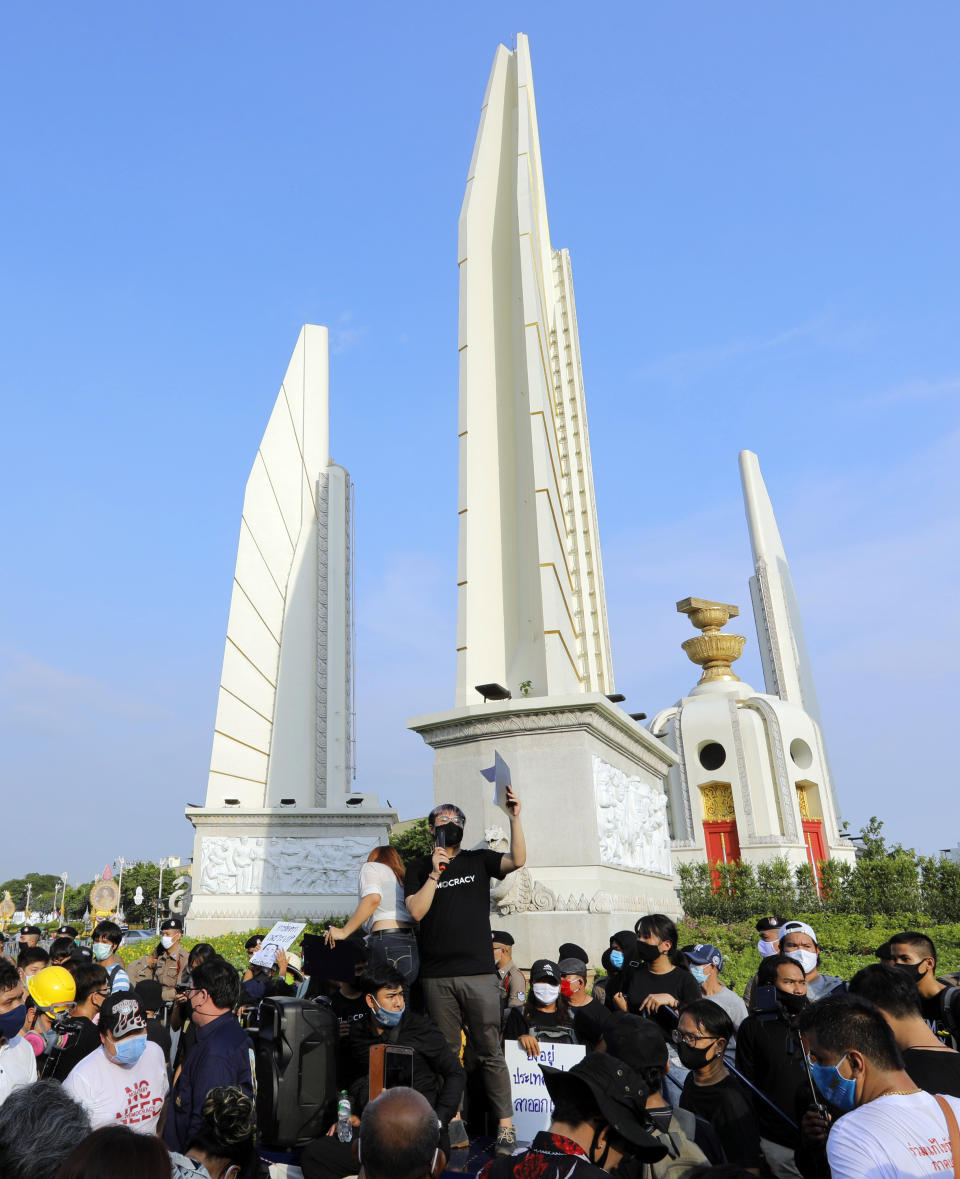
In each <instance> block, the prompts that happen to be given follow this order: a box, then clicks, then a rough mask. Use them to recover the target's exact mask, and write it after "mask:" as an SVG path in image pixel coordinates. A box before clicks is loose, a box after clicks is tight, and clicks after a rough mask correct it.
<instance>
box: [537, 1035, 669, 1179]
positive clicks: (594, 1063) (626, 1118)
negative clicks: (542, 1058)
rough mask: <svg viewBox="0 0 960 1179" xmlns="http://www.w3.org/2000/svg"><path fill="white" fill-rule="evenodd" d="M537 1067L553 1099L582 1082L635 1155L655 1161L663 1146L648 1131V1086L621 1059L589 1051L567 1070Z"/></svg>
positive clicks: (607, 1120) (663, 1148)
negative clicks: (645, 1107) (634, 1151)
mask: <svg viewBox="0 0 960 1179" xmlns="http://www.w3.org/2000/svg"><path fill="white" fill-rule="evenodd" d="M657 1034H658V1035H659V1032H658V1033H657ZM661 1038H662V1037H661ZM540 1069H541V1072H542V1073H543V1080H544V1083H545V1084H546V1087H547V1092H548V1093H549V1094H550V1097H551V1098H552V1099H553V1101H554V1102H555V1103H556V1102H557V1101H558V1100H560V1098H561V1096H562V1095H563V1094H564V1093H568V1092H570V1089H571V1087H573V1086H576V1087H578V1088H579V1087H580V1086H583V1085H585V1086H586V1087H587V1089H589V1091H590V1093H591V1095H592V1097H593V1100H594V1101H595V1102H596V1104H597V1106H598V1108H599V1110H600V1113H601V1114H602V1115H603V1117H604V1119H605V1120H606V1122H607V1123H608V1125H610V1126H612V1127H613V1129H614V1130H616V1132H617V1133H618V1134H619V1135H620V1136H621V1137H622V1138H625V1139H626V1140H627V1142H629V1143H630V1144H631V1145H632V1146H634V1147H635V1148H636V1157H637V1158H638V1159H640V1160H641V1161H643V1162H648V1163H655V1162H659V1160H660V1159H662V1158H663V1157H664V1156H665V1155H666V1153H667V1148H666V1146H664V1145H663V1144H662V1143H660V1142H659V1141H658V1140H657V1139H656V1138H654V1136H653V1134H652V1133H651V1132H650V1131H651V1129H652V1126H651V1124H650V1121H649V1118H648V1117H647V1114H646V1111H645V1110H644V1102H645V1101H646V1099H647V1095H648V1093H649V1089H648V1088H647V1086H646V1085H645V1084H644V1083H643V1081H642V1080H641V1078H640V1077H638V1076H637V1074H636V1073H635V1072H634V1071H633V1069H632V1068H630V1067H628V1066H627V1065H626V1064H624V1063H623V1061H622V1060H616V1059H615V1058H614V1057H612V1056H608V1055H607V1053H605V1052H591V1053H590V1054H589V1055H587V1056H585V1057H584V1058H583V1060H580V1061H578V1062H577V1063H576V1064H575V1065H574V1066H573V1068H572V1069H570V1070H569V1071H568V1072H563V1071H562V1070H561V1069H557V1068H551V1067H550V1065H548V1064H542V1065H541V1066H540Z"/></svg>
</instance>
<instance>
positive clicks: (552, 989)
mask: <svg viewBox="0 0 960 1179" xmlns="http://www.w3.org/2000/svg"><path fill="white" fill-rule="evenodd" d="M559 994H560V988H559V986H557V984H556V983H545V982H538V983H534V984H533V997H534V998H535V999H536V1000H537V1002H538V1003H556V1001H557V996H558V995H559Z"/></svg>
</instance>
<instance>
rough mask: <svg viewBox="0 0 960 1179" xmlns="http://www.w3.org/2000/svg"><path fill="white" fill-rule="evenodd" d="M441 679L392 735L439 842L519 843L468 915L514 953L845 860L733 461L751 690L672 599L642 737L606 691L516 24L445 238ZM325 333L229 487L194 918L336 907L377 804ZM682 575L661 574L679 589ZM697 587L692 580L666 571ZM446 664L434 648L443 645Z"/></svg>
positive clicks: (757, 509)
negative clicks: (230, 523) (660, 679)
mask: <svg viewBox="0 0 960 1179" xmlns="http://www.w3.org/2000/svg"><path fill="white" fill-rule="evenodd" d="M458 263H459V276H460V319H459V340H458V348H459V364H460V371H459V422H458V427H457V435H458V445H459V473H460V478H459V502H458V504H457V512H458V519H459V541H458V568H457V598H458V610H457V639H456V679H455V690H454V692H453V693H452V694H451V695H452V702H453V706H452V707H449V698H448V699H447V700H446V701H444V700H438V701H437V706H438V708H440V709H441V710H440V711H437V712H434V713H431V714H429V715H427V716H421V717H417V718H415V719H413V720H411V721H410V722H409V727H410V729H411V730H413V732H415V733H417V734H419V735H420V737H421V738H422V739H423V740H424V741H425V742H426V743H427V744H428V745H429V746H430V747H431V748H432V749H433V750H434V783H433V795H432V798H431V797H430V795H429V794H428V792H427V790H426V789H425V790H424V798H423V801H422V813H423V814H425V813H426V812H427V811H428V810H429V809H430V807H431V806H432V805H433V803H434V801H437V802H454V803H456V804H457V805H458V806H460V807H461V808H462V809H463V810H464V811H465V813H466V816H467V824H466V832H465V837H464V846H488V847H491V848H494V849H497V850H500V849H504V850H505V849H506V846H507V831H508V829H509V823H508V820H507V816H506V814H505V812H504V810H503V809H501V806H500V805H499V803H500V801H502V788H503V784H504V782H505V781H507V780H511V781H512V783H513V784H514V785H515V787H516V790H517V794H518V797H519V798H520V800H521V802H522V804H523V815H522V818H523V823H524V829H525V832H526V836H527V852H528V854H527V862H526V866H525V867H524V868H522V869H521V870H520V871H518V872H516V873H514V874H512V875H511V876H510V877H508V878H507V880H506V881H504V882H502V883H500V884H498V885H495V886H494V888H493V890H492V893H491V906H492V911H493V912H494V913H495V914H496V925H497V927H498V928H503V929H507V930H509V931H510V932H511V933H512V934H513V935H514V937H515V938H516V940H517V943H518V947H521V946H522V948H523V959H524V961H525V962H529V961H532V960H534V959H536V958H538V957H548V958H552V957H553V956H554V955H555V953H556V947H557V945H558V944H559V943H560V941H562V940H570V939H572V940H574V941H576V942H578V943H580V944H581V945H583V946H584V947H586V949H587V950H588V952H589V954H590V956H591V959H592V960H593V961H598V960H599V957H600V952H601V950H602V948H604V947H605V946H606V944H607V938H608V936H609V934H610V931H611V930H614V929H618V928H632V927H633V925H634V922H635V921H636V919H637V917H639V916H640V915H641V914H643V913H649V912H665V913H667V914H670V915H673V916H677V915H679V901H678V894H677V889H676V878H675V875H674V865H675V864H676V863H678V862H683V861H689V860H698V861H711V862H714V861H718V860H719V861H721V862H724V861H730V860H736V859H743V860H747V861H750V862H758V861H761V860H764V859H769V858H772V857H773V856H775V855H782V856H785V857H786V858H787V859H788V860H789V861H790V863H791V864H793V865H794V866H796V865H800V864H804V863H809V864H810V865H811V867H812V868H813V869H814V871H815V872H816V864H817V861H819V860H823V859H828V858H831V857H833V856H839V857H842V858H847V859H851V860H852V858H853V847H852V845H851V844H850V843H849V841H847V840H846V839H845V838H844V837H843V836H842V834H841V825H840V816H839V813H838V808H837V802H836V796H835V793H834V787H833V781H832V778H831V775H830V770H829V765H828V762H827V755H826V748H825V744H824V740H823V736H822V732H821V727H820V717H819V709H818V706H817V702H816V695H815V692H814V688H813V678H812V673H811V670H810V664H809V659H808V657H807V653H806V647H805V644H804V640H803V632H802V627H801V622H800V613H799V606H798V604H797V600H796V596H795V594H794V590H793V585H792V581H791V578H790V571H789V567H788V565H787V560H786V556H785V553H784V549H783V545H782V542H781V539H780V534H779V531H778V529H777V525H776V521H775V518H774V515H773V509H772V506H771V504H770V500H769V497H768V496H767V493H766V489H765V487H764V484H763V479H762V477H761V474H760V468H759V463H758V460H757V458H756V456H755V455H753V454H751V453H750V452H749V451H744V452H743V453H742V454H741V456H740V465H741V475H742V481H743V491H744V499H745V505H746V510H747V519H748V524H749V530H750V538H751V544H752V548H753V558H754V575H753V577H752V578H751V580H750V592H751V599H752V605H753V613H754V618H755V622H756V629H757V635H758V639H759V644H760V655H761V660H762V665H763V672H764V686H765V689H766V691H765V693H762V694H760V693H756V692H755V691H754V690H753V688H751V687H750V686H749V685H747V684H745V683H743V682H742V681H741V680H740V679H739V677H738V676H737V675H736V674H735V672H734V671H733V667H732V665H733V663H734V661H735V660H736V659H737V658H738V657H739V655H740V653H741V652H742V650H743V646H744V643H745V642H746V639H745V638H744V637H743V636H738V635H734V634H729V633H726V632H724V631H723V627H724V626H725V625H726V624H727V622H728V621H729V620H730V619H732V618H735V617H737V616H738V613H739V611H738V608H737V606H735V605H728V604H724V603H719V602H713V601H711V600H708V599H701V598H693V597H690V598H685V599H683V600H682V601H680V602H678V603H677V609H678V610H680V611H681V612H682V613H685V614H687V615H688V617H689V618H690V621H691V622H692V624H693V626H694V628H695V629H696V630H698V631H700V632H701V633H700V634H698V635H695V636H693V637H691V638H690V639H688V640H687V642H685V643H684V644H683V647H684V650H685V651H686V653H687V655H688V656H689V658H690V659H691V660H692V661H693V662H694V663H695V664H697V665H698V666H699V667H701V668H702V675H701V678H700V680H699V682H698V683H697V685H696V686H695V687H694V688H692V690H691V691H690V693H689V695H687V696H685V697H683V698H682V699H681V700H680V701H678V702H677V703H675V704H673V705H671V706H670V707H668V708H664V709H662V710H661V711H660V712H659V713H657V715H656V716H655V717H654V719H653V720H652V722H651V723H650V726H649V728H645V727H644V726H643V724H642V723H641V720H642V719H643V717H642V714H636V715H631V714H629V713H627V712H626V711H625V710H624V709H622V708H621V707H620V704H621V703H622V701H623V696H621V695H618V694H617V692H616V689H615V686H614V676H613V659H612V654H611V642H610V633H609V626H608V621H607V609H606V600H605V594H604V581H603V564H602V559H601V549H600V539H599V527H598V520H597V508H596V502H595V496H594V484H593V471H592V464H591V456H590V440H589V431H588V427H587V409H586V397H585V391H584V388H585V386H584V377H583V371H582V365H581V357H580V345H579V335H578V329H577V315H576V307H575V302H574V294H573V277H572V268H571V262H570V255H569V253H568V251H567V250H565V249H555V248H554V246H553V245H552V243H551V239H550V230H549V221H548V217H547V206H546V199H545V189H544V176H543V166H542V161H541V156H540V141H539V132H538V124H537V110H536V103H535V99H534V90H533V76H532V70H531V63H530V53H529V46H528V43H527V38H526V37H525V36H523V35H522V34H518V36H517V42H516V48H515V49H514V50H512V51H511V50H508V49H507V48H505V47H504V46H502V45H501V46H499V47H498V49H497V51H496V55H495V58H494V63H493V68H492V71H491V74H490V78H489V81H488V83H487V89H486V93H485V95H484V99H483V106H482V110H481V115H480V125H479V130H478V132H477V136H476V141H475V144H474V150H473V157H472V159H471V161H470V166H469V170H468V176H467V184H466V192H465V195H464V199H463V204H462V208H461V212H460V221H459V235H458ZM328 397H329V375H328V345H327V332H326V329H325V328H322V327H316V326H312V325H307V326H305V327H303V329H302V330H301V333H300V338H299V340H298V341H297V346H296V348H295V350H294V353H293V357H292V359H291V361H290V365H289V367H288V369H287V373H286V376H285V377H284V380H283V383H282V385H281V388H280V393H279V395H278V397H277V400H276V404H275V406H274V409H273V413H272V415H271V417H270V420H269V423H268V425H267V429H266V432H265V434H264V436H263V439H262V441H261V443H260V448H259V450H258V452H257V456H256V459H255V461H254V464H253V468H252V470H251V473H250V478H249V480H248V482H247V487H246V493H245V496H244V504H243V514H242V519H241V527H240V540H239V545H238V554H237V565H236V572H235V577H234V583H233V592H232V599H231V605H230V615H229V621H228V625H227V638H226V646H225V651H224V662H223V673H222V676H221V684H220V695H219V701H218V708H217V719H216V724H215V733H214V738H213V751H212V755H211V762H210V773H209V780H208V786H207V795H206V802H205V804H204V806H202V807H189V808H187V812H186V813H187V817H188V818H189V819H190V821H191V822H192V823H193V825H194V827H195V846H194V890H193V894H192V898H191V901H190V908H189V912H188V921H189V926H190V931H191V933H193V934H195V935H197V936H206V935H210V934H214V933H218V932H224V931H226V930H236V929H244V928H250V927H252V926H255V925H262V924H265V923H268V922H270V921H272V920H275V919H278V918H288V919H291V920H298V919H299V920H306V919H308V918H314V919H316V918H321V917H323V916H330V915H336V914H342V913H346V912H349V911H351V910H352V909H353V908H354V906H355V904H356V881H357V873H358V869H359V866H360V864H361V863H362V862H363V861H364V860H365V859H366V856H367V854H368V853H369V851H370V849H371V848H372V847H374V846H375V845H376V844H378V843H382V842H385V841H386V838H387V835H388V832H389V829H390V827H391V825H392V823H393V822H395V820H396V815H395V813H394V812H393V811H391V810H389V809H383V808H381V807H380V806H379V803H378V800H377V798H376V796H374V795H370V794H362V793H358V792H356V791H353V790H352V789H351V782H352V780H353V764H354V757H353V703H352V701H353V695H352V693H353V683H352V648H353V640H352V634H353V621H352V617H351V599H352V592H351V569H352V551H351V524H350V514H351V494H352V492H351V484H350V479H349V476H348V474H347V472H346V470H344V468H342V467H340V466H338V465H336V464H335V463H333V462H332V460H331V459H330V455H329V414H328ZM680 588H684V587H680ZM690 588H696V589H703V590H709V587H708V586H703V587H690ZM451 662H452V661H451Z"/></svg>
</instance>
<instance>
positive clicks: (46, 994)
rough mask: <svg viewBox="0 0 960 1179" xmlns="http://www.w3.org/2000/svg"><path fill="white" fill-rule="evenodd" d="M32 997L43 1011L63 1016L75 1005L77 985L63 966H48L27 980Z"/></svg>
mask: <svg viewBox="0 0 960 1179" xmlns="http://www.w3.org/2000/svg"><path fill="white" fill-rule="evenodd" d="M27 990H28V991H29V992H30V997H31V999H33V1001H34V1003H36V1005H37V1006H38V1007H39V1008H40V1009H41V1011H46V1012H50V1011H51V1009H52V1010H53V1013H54V1014H58V1015H59V1014H61V1013H62V1012H63V1011H66V1010H67V1009H68V1008H69V1007H71V1006H72V1005H73V1002H74V1000H75V999H76V997H77V984H76V981H75V980H74V977H73V975H72V974H71V973H70V971H69V970H64V968H63V967H62V966H46V967H44V969H43V970H38V971H37V973H36V974H35V975H34V976H33V977H32V978H28V979H27Z"/></svg>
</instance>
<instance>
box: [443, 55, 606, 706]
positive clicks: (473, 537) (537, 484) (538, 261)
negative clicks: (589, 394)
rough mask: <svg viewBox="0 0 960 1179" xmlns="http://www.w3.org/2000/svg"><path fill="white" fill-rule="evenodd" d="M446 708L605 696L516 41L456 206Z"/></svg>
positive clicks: (577, 433)
mask: <svg viewBox="0 0 960 1179" xmlns="http://www.w3.org/2000/svg"><path fill="white" fill-rule="evenodd" d="M458 246H459V255H458V260H459V267H460V331H459V336H460V338H459V341H458V343H459V351H460V414H459V427H458V431H459V438H460V495H459V500H460V502H459V505H458V510H459V516H460V540H459V566H458V577H457V584H458V590H459V594H458V613H457V617H458V634H457V704H458V705H463V704H469V703H471V702H472V701H473V700H474V698H475V693H474V686H475V685H476V684H480V683H490V682H494V683H499V684H502V685H504V686H505V687H508V688H510V689H511V690H512V691H513V692H514V694H516V693H518V692H519V690H520V685H521V683H526V682H529V684H530V689H529V690H530V691H531V693H532V694H533V695H536V696H551V695H558V694H561V693H567V692H601V693H612V692H613V690H614V687H613V662H612V659H611V656H610V634H609V631H608V627H607V610H606V602H605V599H604V592H603V566H602V564H601V560H600V541H599V536H598V529H597V509H596V502H595V500H594V492H593V471H592V468H591V463H590V438H589V434H588V431H587V408H586V402H585V399H584V389H583V370H582V366H581V362H580V340H579V335H578V332H577V313H576V307H575V305H574V298H573V274H572V271H571V268H570V254H569V252H568V251H567V250H555V249H554V248H553V246H552V245H551V244H550V227H549V222H548V219H547V206H546V201H545V199H544V186H543V166H542V164H541V161H540V136H539V131H538V127H537V108H536V102H535V100H534V96H533V76H532V72H531V67H530V52H529V48H528V46H527V38H526V37H525V36H523V35H522V34H520V35H519V36H518V37H517V48H516V50H515V51H514V52H513V53H511V52H509V51H508V50H507V49H506V48H504V46H502V45H501V46H500V47H499V48H498V49H497V53H496V57H495V58H494V63H493V70H492V72H491V74H490V80H489V82H488V83H487V92H486V95H485V96H484V100H483V109H482V111H481V114H480V129H479V131H478V132H477V139H476V144H475V146H474V149H473V159H472V160H471V161H470V171H469V175H468V177H467V189H466V194H465V196H464V199H463V207H462V209H461V212H460V230H459V243H458Z"/></svg>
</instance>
